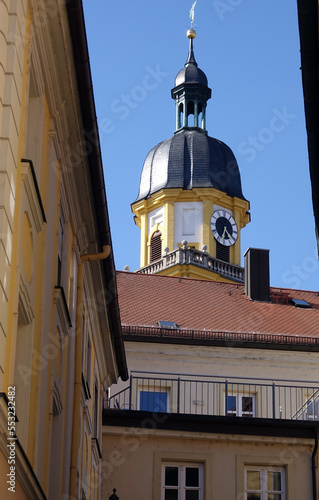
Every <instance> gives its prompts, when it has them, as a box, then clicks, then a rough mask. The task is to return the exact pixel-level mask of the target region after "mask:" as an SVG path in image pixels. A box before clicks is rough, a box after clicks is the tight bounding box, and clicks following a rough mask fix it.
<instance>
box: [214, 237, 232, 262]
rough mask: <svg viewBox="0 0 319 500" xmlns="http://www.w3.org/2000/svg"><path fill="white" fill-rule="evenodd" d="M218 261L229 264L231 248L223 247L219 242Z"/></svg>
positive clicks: (217, 248) (217, 243) (217, 245)
mask: <svg viewBox="0 0 319 500" xmlns="http://www.w3.org/2000/svg"><path fill="white" fill-rule="evenodd" d="M216 259H219V260H223V261H224V262H229V247H226V246H225V245H222V244H221V243H219V241H216Z"/></svg>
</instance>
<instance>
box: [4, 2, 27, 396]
mask: <svg viewBox="0 0 319 500" xmlns="http://www.w3.org/2000/svg"><path fill="white" fill-rule="evenodd" d="M25 20H26V1H25V0H24V1H23V0H19V1H17V2H11V1H8V0H1V2H0V54H1V61H0V159H1V161H0V263H1V264H0V387H2V385H3V383H4V378H3V375H4V370H5V360H4V356H5V352H6V342H10V341H11V339H10V337H9V338H8V335H7V332H8V327H10V319H9V315H10V313H9V311H8V308H9V301H10V296H11V298H12V294H13V291H12V288H11V290H10V282H11V281H12V269H14V268H15V266H14V261H13V260H12V259H13V251H14V249H13V245H14V242H13V231H14V209H15V203H16V196H17V172H18V171H19V165H18V157H19V148H18V143H19V127H20V117H21V106H22V104H23V92H22V88H23V84H22V82H23V69H24V65H25V61H24V47H25V42H24V36H25V29H26V22H25ZM8 323H9V324H8Z"/></svg>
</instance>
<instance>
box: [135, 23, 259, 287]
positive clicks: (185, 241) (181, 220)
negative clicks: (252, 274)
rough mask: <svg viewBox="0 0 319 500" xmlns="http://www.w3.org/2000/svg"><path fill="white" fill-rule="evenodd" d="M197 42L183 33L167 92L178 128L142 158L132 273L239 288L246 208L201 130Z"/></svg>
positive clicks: (202, 92)
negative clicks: (178, 65) (183, 51)
mask: <svg viewBox="0 0 319 500" xmlns="http://www.w3.org/2000/svg"><path fill="white" fill-rule="evenodd" d="M195 36H196V32H195V31H194V30H193V29H189V30H188V31H187V37H188V38H189V52H188V57H187V60H186V63H185V65H184V68H183V69H181V71H179V73H178V74H177V76H176V78H175V86H174V88H173V89H172V91H171V95H172V98H173V99H174V100H175V107H176V130H175V132H174V135H173V137H170V138H169V139H167V140H165V141H163V142H161V143H160V144H158V145H157V146H155V147H154V148H153V149H152V150H151V151H150V152H149V153H148V155H147V157H146V159H145V162H144V165H143V169H142V174H141V180H140V187H139V193H138V196H137V199H136V200H135V202H134V203H133V204H132V211H133V213H134V219H135V223H136V224H137V225H138V226H139V228H140V230H141V252H140V265H141V268H140V269H139V270H138V272H144V273H159V274H164V275H170V276H186V277H192V278H201V279H213V280H223V281H225V280H230V281H239V282H243V281H244V270H243V268H241V267H240V257H241V251H240V231H241V229H242V228H243V227H245V226H246V224H247V223H248V222H249V221H250V215H249V212H248V210H249V202H248V201H247V200H246V199H245V198H244V196H243V193H242V189H241V180H240V173H239V169H238V165H237V161H236V159H235V156H234V154H233V152H232V151H231V149H230V148H229V147H228V146H227V145H226V144H224V143H223V142H221V141H219V140H218V139H214V138H212V137H210V136H209V135H208V133H207V130H206V107H207V101H208V100H209V99H210V97H211V89H210V88H209V87H208V82H207V77H206V75H205V73H204V72H203V71H202V70H201V69H200V68H199V67H198V65H197V62H196V60H195V56H194V47H193V43H194V38H195Z"/></svg>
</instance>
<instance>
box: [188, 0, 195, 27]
mask: <svg viewBox="0 0 319 500" xmlns="http://www.w3.org/2000/svg"><path fill="white" fill-rule="evenodd" d="M196 4H197V0H195V2H194V3H193V5H192V8H191V10H190V11H189V18H190V20H191V28H193V23H194V16H195V13H194V11H195V5H196Z"/></svg>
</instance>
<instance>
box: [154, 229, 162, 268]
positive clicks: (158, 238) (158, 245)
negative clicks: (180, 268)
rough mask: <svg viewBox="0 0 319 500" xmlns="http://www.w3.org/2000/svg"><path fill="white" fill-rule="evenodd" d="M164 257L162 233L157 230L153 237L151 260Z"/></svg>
mask: <svg viewBox="0 0 319 500" xmlns="http://www.w3.org/2000/svg"><path fill="white" fill-rule="evenodd" d="M161 257H162V233H161V231H156V232H155V233H154V234H153V235H152V238H151V262H154V261H155V260H158V259H160V258H161Z"/></svg>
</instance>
